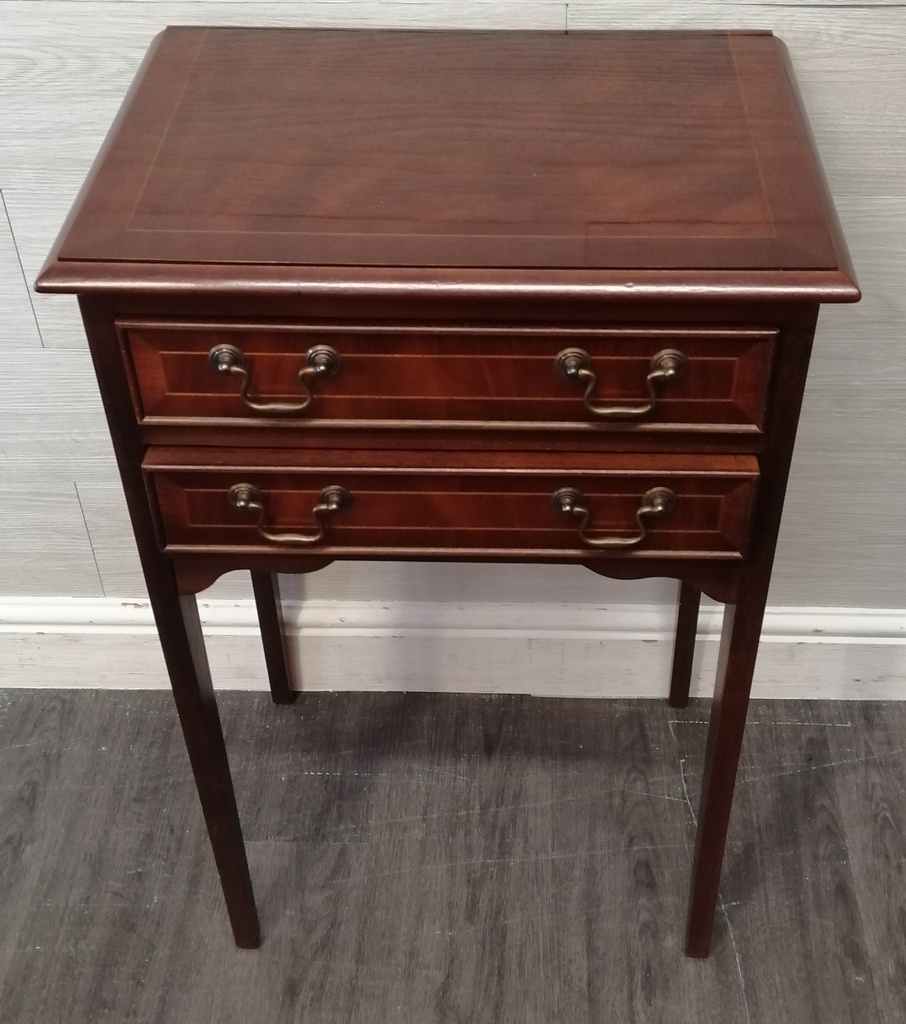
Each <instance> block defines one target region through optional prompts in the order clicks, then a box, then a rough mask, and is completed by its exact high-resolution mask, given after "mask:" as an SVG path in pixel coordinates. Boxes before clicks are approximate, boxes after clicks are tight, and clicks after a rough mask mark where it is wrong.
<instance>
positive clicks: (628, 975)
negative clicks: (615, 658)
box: [0, 692, 906, 1024]
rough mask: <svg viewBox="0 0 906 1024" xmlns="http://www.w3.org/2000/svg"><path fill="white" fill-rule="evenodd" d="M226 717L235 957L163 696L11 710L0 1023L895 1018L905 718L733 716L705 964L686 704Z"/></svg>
mask: <svg viewBox="0 0 906 1024" xmlns="http://www.w3.org/2000/svg"><path fill="white" fill-rule="evenodd" d="M222 704H223V719H224V725H225V731H226V735H227V744H228V747H229V749H230V752H231V754H232V758H233V762H234V771H235V774H236V778H237V784H238V788H239V792H240V803H241V809H242V812H243V816H244V825H245V828H246V831H247V832H248V834H249V837H250V840H251V842H250V844H249V846H250V861H251V866H252V872H253V875H254V876H255V880H256V883H257V887H258V890H259V893H260V900H261V905H262V917H263V919H264V922H265V926H266V927H267V929H268V939H267V942H266V943H265V945H264V946H263V947H262V949H261V950H260V951H259V952H258V953H257V954H255V955H254V956H248V955H243V954H242V953H240V952H238V951H236V950H234V949H233V948H232V947H231V944H230V940H229V937H228V936H227V935H224V934H223V931H222V929H218V927H217V922H216V920H214V918H215V916H216V915H212V913H211V906H212V904H213V903H214V902H215V900H216V895H217V894H216V892H215V885H216V883H215V881H214V879H213V877H212V875H213V873H212V872H211V870H210V863H209V857H210V855H209V853H208V851H207V848H206V842H205V839H204V835H203V825H202V820H201V816H200V814H199V813H198V809H197V802H196V799H195V796H194V793H193V791H192V786H191V782H190V781H189V766H188V763H187V761H186V758H185V755H184V753H183V751H182V744H181V740H180V737H179V735H178V730H177V727H176V722H175V716H174V714H173V711H172V706H171V699H170V697H169V695H167V694H162V693H161V694H155V693H142V694H129V695H121V694H119V695H118V694H97V693H80V694H75V693H62V692H60V693H54V694H36V693H34V692H31V693H29V692H22V693H10V692H6V693H0V772H2V776H3V778H4V779H6V780H7V782H8V784H7V785H4V786H3V787H0V836H2V840H0V850H2V851H4V853H5V860H4V862H3V866H4V870H3V871H0V885H2V886H3V887H4V888H3V890H2V894H3V897H4V911H5V913H4V929H3V931H2V934H0V1021H2V1022H3V1024H37V1022H39V1021H40V1022H41V1024H64V1022H65V1024H69V1022H70V1021H72V1020H89V1019H91V1018H92V1017H97V1016H100V1015H102V1014H106V1015H108V1016H111V1017H112V1018H115V1019H116V1020H117V1021H119V1022H122V1024H165V1022H170V1021H175V1020H178V1021H181V1022H185V1024H207V1022H208V1021H210V1020H212V1019H216V1020H218V1021H221V1022H223V1024H240V1022H243V1024H244V1022H246V1021H248V1020H251V1019H255V1020H275V1021H282V1020H295V1019H300V1018H302V1017H304V1018H305V1019H312V1020H318V1021H331V1022H333V1021H344V1022H347V1021H350V1022H356V1024H374V1022H375V1021H380V1022H384V1021H388V1022H389V1021H397V1020H400V1019H405V1020H417V1021H419V1022H422V1024H449V1022H450V1021H456V1020H468V1021H470V1022H471V1024H491V1022H493V1024H501V1022H503V1024H551V1022H560V1021H563V1022H567V1021H568V1022H569V1024H598V1022H599V1021H601V1020H611V1019H613V1020H637V1021H644V1022H650V1024H655V1022H656V1024H686V1022H687V1021H690V1020H695V1021H709V1022H714V1024H718V1022H724V1021H734V1022H735V1021H740V1022H744V1021H747V1020H750V1021H752V1022H753V1024H754V1022H756V1021H759V1022H760V1021H777V1022H778V1024H781V1022H782V1024H794V1022H798V1024H852V1022H853V1021H859V1022H860V1024H861V1022H863V1021H864V1022H867V1024H882V1022H883V1024H887V1022H890V1021H893V1020H897V1019H899V1016H901V1013H902V1009H903V1002H902V1000H903V988H902V984H901V975H900V973H899V966H898V965H900V964H901V963H902V961H903V958H904V955H906V941H904V937H903V931H902V925H901V921H900V918H899V916H898V906H899V902H900V901H899V900H898V892H899V889H898V885H897V881H898V879H899V877H900V869H901V866H902V865H901V862H902V860H903V857H904V845H903V831H902V829H901V828H900V827H899V826H900V825H902V824H903V819H904V815H906V802H904V796H903V793H904V786H903V783H904V781H906V780H904V775H903V772H904V755H903V753H902V750H901V749H900V748H901V747H902V742H901V738H902V734H903V731H904V729H906V712H904V708H903V705H902V704H896V703H889V704H880V705H878V704H870V705H864V704H863V705H860V704H855V703H830V702H814V701H807V702H806V701H783V702H776V703H772V702H766V701H763V702H756V703H754V704H753V714H752V719H751V723H750V724H751V728H750V729H749V732H748V735H747V740H746V745H745V748H744V752H743V764H742V769H741V777H740V786H739V801H738V803H737V808H736V811H737V820H738V821H740V822H742V821H743V820H745V821H746V823H747V827H748V828H751V829H752V838H751V841H746V842H738V841H737V842H736V843H734V844H733V845H732V846H731V849H730V851H729V853H728V869H729V870H728V873H727V877H726V880H725V885H724V888H723V892H722V896H723V907H724V909H723V910H722V912H721V919H720V924H719V939H718V945H717V948H716V949H715V952H714V954H713V957H712V959H711V960H710V961H705V962H701V963H699V962H694V963H693V962H688V961H684V962H682V963H680V964H679V967H677V959H676V957H677V950H678V946H679V942H680V934H681V921H682V909H681V903H680V901H679V900H677V899H676V890H677V889H678V888H681V887H682V886H683V884H684V881H685V870H686V864H687V862H688V858H689V856H690V851H691V836H692V820H691V812H690V809H689V805H688V803H687V800H688V797H689V796H690V795H691V796H693V797H694V795H695V793H696V791H697V785H698V777H699V771H700V764H701V759H700V751H701V743H702V740H703V738H704V725H703V724H702V711H703V708H704V704H703V703H702V702H700V701H696V702H693V704H692V706H691V707H690V708H689V709H688V710H687V711H684V712H681V713H676V712H668V711H667V709H665V708H664V706H663V705H662V704H660V703H659V702H644V701H613V702H608V703H607V704H600V703H590V702H578V701H567V700H541V699H531V698H524V697H514V698H506V697H497V698H487V697H477V696H476V697H457V696H451V695H448V696H443V697H438V696H429V695H404V694H394V695H390V694H372V695H364V694H358V695H348V694H319V695H309V696H308V697H307V698H306V699H305V701H304V703H303V704H300V705H299V706H298V707H292V708H286V709H280V710H278V709H275V708H274V707H273V706H272V705H270V704H269V702H268V700H267V697H266V695H265V694H231V695H225V696H224V697H223V698H222ZM265 726H269V728H265ZM99 833H100V834H103V835H104V836H105V839H106V842H105V843H104V845H103V846H100V847H99V846H98V844H97V842H96V837H97V835H98V834H99ZM99 893H100V894H102V895H101V896H99V895H98V894H99ZM287 894H291V895H290V896H289V897H288V896H287ZM301 921H308V922H309V923H310V924H309V927H307V928H306V927H302V926H301V924H300V922H301ZM190 935H194V936H195V941H192V942H190V941H189V936H190Z"/></svg>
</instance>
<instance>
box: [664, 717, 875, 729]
mask: <svg viewBox="0 0 906 1024" xmlns="http://www.w3.org/2000/svg"><path fill="white" fill-rule="evenodd" d="M667 724H668V725H669V726H670V731H671V732H673V726H674V725H710V724H711V723H710V722H709V721H708V720H707V719H706V718H668V719H667ZM750 725H767V726H771V725H795V726H799V727H802V726H814V727H815V728H816V729H817V728H821V729H854V728H855V725H854V723H853V722H796V721H793V719H780V720H778V721H776V722H759V721H756V720H753V719H748V720H747V721H746V728H748V727H749V726H750Z"/></svg>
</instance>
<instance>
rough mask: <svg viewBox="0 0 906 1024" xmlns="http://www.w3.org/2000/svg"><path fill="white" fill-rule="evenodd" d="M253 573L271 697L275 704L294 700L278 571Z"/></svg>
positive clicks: (253, 584)
mask: <svg viewBox="0 0 906 1024" xmlns="http://www.w3.org/2000/svg"><path fill="white" fill-rule="evenodd" d="M251 576H252V589H253V590H254V592H255V604H256V605H257V606H258V622H259V623H260V626H261V642H262V643H263V644H264V661H265V664H266V665H267V678H268V681H269V683H270V687H271V699H272V700H273V702H274V703H275V704H292V702H293V701H294V700H295V699H296V697H297V696H298V693H297V691H296V690H294V689H293V688H292V686H291V685H290V674H289V657H288V651H287V647H286V631H285V630H284V628H283V616H282V614H281V611H280V588H279V584H278V582H277V574H276V573H272V572H259V571H253V572H252V574H251Z"/></svg>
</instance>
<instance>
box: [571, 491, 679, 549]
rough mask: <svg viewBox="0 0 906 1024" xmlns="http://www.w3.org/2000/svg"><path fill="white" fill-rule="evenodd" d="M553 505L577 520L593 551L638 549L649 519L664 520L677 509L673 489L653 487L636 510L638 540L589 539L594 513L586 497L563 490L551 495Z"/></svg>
mask: <svg viewBox="0 0 906 1024" xmlns="http://www.w3.org/2000/svg"><path fill="white" fill-rule="evenodd" d="M551 504H552V505H553V506H554V508H555V509H556V510H557V511H558V512H561V513H562V514H563V515H566V516H576V517H577V518H578V519H579V520H580V522H579V537H580V538H581V540H582V542H583V543H584V544H587V545H588V546H589V547H592V548H634V547H637V546H638V545H639V544H641V543H642V541H643V540H644V539H645V523H644V522H643V519H644V518H645V517H646V516H651V517H655V518H660V517H661V516H665V515H667V514H668V513H669V512H672V511H673V509H674V508H676V494H675V493H674V492H673V491H671V490H670V488H669V487H652V488H651V490H649V491H646V492H645V493H644V494H643V495H642V503H641V504H640V505H639V507H638V509H636V513H635V522H636V526H638V528H639V532H638V533H637V534H636V536H634V537H589V536H588V534H587V533H586V532H585V531H586V528H587V527H588V520H589V519H590V518H591V512H590V511H589V510H588V508H587V507H586V504H585V496H584V495H583V494H582V492H581V491H578V490H576V488H575V487H561V488H560V489H559V490H557V491H554V493H553V494H552V495H551Z"/></svg>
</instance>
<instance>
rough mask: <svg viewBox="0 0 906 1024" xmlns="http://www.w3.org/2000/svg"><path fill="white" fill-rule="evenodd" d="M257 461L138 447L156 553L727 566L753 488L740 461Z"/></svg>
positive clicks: (485, 456) (744, 532)
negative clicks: (153, 517) (156, 524)
mask: <svg viewBox="0 0 906 1024" xmlns="http://www.w3.org/2000/svg"><path fill="white" fill-rule="evenodd" d="M196 456H197V453H196ZM260 456H261V457H260V459H259V460H256V461H257V463H258V464H257V465H255V464H254V463H253V462H252V461H251V460H249V458H248V456H247V455H246V456H245V457H243V453H242V451H241V450H232V451H231V450H228V449H221V450H214V451H212V452H211V453H210V460H209V462H208V463H206V464H196V465H192V464H191V461H190V457H189V456H185V455H183V454H182V453H181V452H180V450H178V449H153V448H152V449H151V450H150V451H149V454H148V457H147V458H146V460H145V470H146V474H147V475H148V477H149V480H150V486H151V487H152V488H153V490H154V492H155V493H156V496H157V501H158V504H159V508H160V512H161V518H162V522H163V531H164V538H163V544H164V547H165V550H167V551H177V550H192V549H194V550H199V549H206V550H214V549H220V550H222V549H229V550H234V551H241V550H245V551H250V550H255V551H258V552H260V551H262V550H265V551H271V552H274V553H275V554H279V553H286V552H291V551H296V552H299V551H302V552H311V553H319V554H331V555H336V554H339V553H342V554H346V555H349V554H360V555H367V554H371V555H375V554H378V555H384V556H392V555H393V554H394V553H411V552H413V551H418V552H421V553H423V554H428V555H430V554H436V553H439V552H442V551H456V552H458V553H460V554H463V553H467V552H469V551H472V552H476V551H483V552H487V551H489V550H497V551H506V552H508V553H510V554H511V555H512V554H515V555H516V557H518V553H519V552H522V553H523V555H524V556H525V557H531V558H535V559H537V558H539V557H540V558H544V557H545V556H547V557H562V556H563V555H565V554H569V555H571V556H573V557H575V558H576V559H577V560H582V561H587V560H588V558H589V557H633V558H635V557H641V558H645V557H659V558H665V557H666V558H688V557H702V556H704V557H708V558H739V557H741V555H742V554H744V553H745V550H746V545H747V540H748V528H749V518H750V511H751V507H752V502H753V499H754V495H755V488H756V484H757V480H758V466H757V461H756V460H755V459H754V458H752V457H750V456H719V457H715V456H650V455H648V456H646V455H609V456H607V457H600V456H599V457H589V456H578V455H570V456H566V457H560V456H558V457H557V458H556V459H555V460H554V459H550V458H539V456H538V455H537V454H535V455H532V456H526V457H525V458H524V459H522V460H521V461H520V460H519V459H518V458H516V459H514V458H512V457H509V456H507V457H501V456H500V455H498V454H497V453H493V452H488V453H469V452H462V453H448V454H446V455H445V456H444V459H443V461H441V462H439V463H435V464H433V465H431V466H430V467H426V466H424V465H419V461H418V459H416V458H413V456H412V455H411V454H409V453H405V452H370V453H368V454H367V455H365V456H356V455H355V454H354V453H353V454H351V455H344V454H343V453H325V454H324V455H322V456H320V457H316V458H314V459H311V458H310V457H308V453H306V457H305V458H300V457H299V455H298V453H295V452H293V451H291V450H285V449H281V450H279V451H273V452H268V451H264V452H261V453H260Z"/></svg>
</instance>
